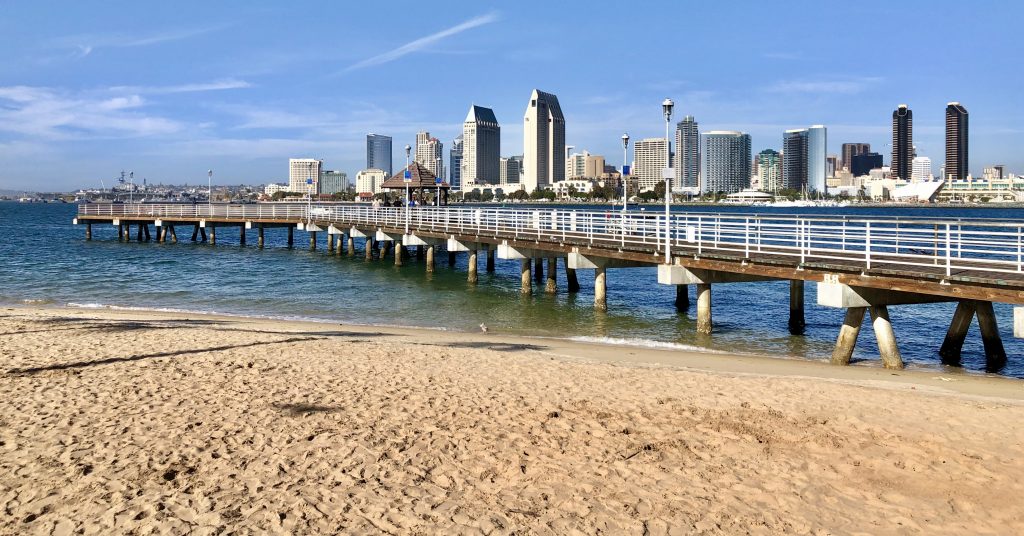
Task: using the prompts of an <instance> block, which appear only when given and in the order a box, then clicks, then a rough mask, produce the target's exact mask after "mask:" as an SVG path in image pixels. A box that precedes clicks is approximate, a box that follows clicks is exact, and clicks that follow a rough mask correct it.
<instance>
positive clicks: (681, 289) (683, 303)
mask: <svg viewBox="0 0 1024 536" xmlns="http://www.w3.org/2000/svg"><path fill="white" fill-rule="evenodd" d="M689 309H690V287H689V285H676V310H678V311H686V310H689Z"/></svg>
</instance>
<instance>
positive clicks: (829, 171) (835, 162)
mask: <svg viewBox="0 0 1024 536" xmlns="http://www.w3.org/2000/svg"><path fill="white" fill-rule="evenodd" d="M840 169H841V168H840V167H839V155H835V154H830V155H828V156H826V157H825V177H826V178H827V177H835V176H836V172H837V171H839V170H840Z"/></svg>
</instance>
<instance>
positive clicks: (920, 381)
mask: <svg viewBox="0 0 1024 536" xmlns="http://www.w3.org/2000/svg"><path fill="white" fill-rule="evenodd" d="M7 308H8V309H10V308H11V306H8V307H7ZM13 308H14V309H22V310H28V311H30V312H35V313H45V312H47V311H75V312H81V313H82V314H83V315H88V314H89V313H90V312H99V313H102V314H101V316H103V315H106V314H109V315H111V316H116V317H119V318H128V317H140V316H141V317H144V318H145V319H155V320H178V319H186V320H187V319H190V318H193V317H198V318H207V319H216V320H226V321H235V322H252V323H257V324H260V325H264V326H270V325H273V326H275V327H276V328H280V327H282V326H285V327H287V328H289V329H295V328H301V329H303V330H308V328H313V327H315V328H318V329H326V328H327V327H328V326H344V327H345V329H346V330H350V331H353V332H358V333H375V332H384V333H387V334H389V335H392V336H399V337H403V338H406V339H416V338H423V339H429V340H436V339H437V338H444V337H446V338H448V339H450V340H452V341H458V342H470V343H489V344H494V345H518V346H523V347H529V348H531V349H532V350H533V351H537V352H540V353H543V354H549V355H553V356H556V357H559V358H563V359H574V360H583V361H589V362H593V363H606V364H612V365H623V366H633V367H655V368H668V369H676V370H685V371H691V372H702V373H717V374H747V375H754V376H758V375H768V376H784V377H793V378H813V379H817V380H825V381H834V382H849V383H852V384H857V383H864V384H865V385H870V384H876V383H877V384H878V385H879V386H889V387H895V388H906V387H913V388H918V387H923V388H927V389H929V390H935V391H936V392H946V393H947V394H964V395H973V396H981V397H988V398H1004V399H1006V400H1016V401H1024V379H1020V378H1015V377H1012V376H1002V375H998V374H990V373H982V372H976V371H968V370H964V369H943V368H942V367H941V365H940V366H935V367H930V366H921V365H917V366H910V367H908V368H906V369H904V370H899V371H892V370H888V369H885V368H882V366H881V363H880V362H877V361H872V360H863V361H854V362H853V363H851V364H850V365H849V366H836V365H832V364H830V363H829V362H828V360H827V359H821V360H813V359H805V358H801V357H794V356H771V355H763V354H755V353H742V352H728V351H724V350H715V349H713V348H710V349H698V348H692V349H691V348H689V347H685V345H675V344H674V343H664V344H665V345H666V346H669V347H662V346H660V345H652V346H645V345H641V344H629V343H628V342H625V343H622V344H616V343H612V342H604V341H587V340H579V339H576V338H573V337H549V336H529V335H521V334H512V333H502V332H500V331H497V332H496V331H493V329H489V330H488V332H486V333H483V332H470V331H460V330H454V329H448V328H434V327H419V326H400V325H384V324H353V323H343V322H338V321H335V320H329V319H292V318H280V317H273V316H250V315H243V314H232V313H208V312H202V311H186V310H166V309H150V308H143V307H129V306H109V305H95V306H94V305H92V304H90V305H81V304H79V305H71V304H65V305H59V304H47V305H35V304H25V305H14V306H13ZM652 342H656V343H657V342H658V341H652Z"/></svg>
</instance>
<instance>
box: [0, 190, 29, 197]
mask: <svg viewBox="0 0 1024 536" xmlns="http://www.w3.org/2000/svg"><path fill="white" fill-rule="evenodd" d="M31 193H33V192H29V191H26V190H0V195H6V196H8V197H22V196H25V195H28V194H31Z"/></svg>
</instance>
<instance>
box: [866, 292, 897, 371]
mask: <svg viewBox="0 0 1024 536" xmlns="http://www.w3.org/2000/svg"><path fill="white" fill-rule="evenodd" d="M870 311H871V327H872V328H874V330H875V339H877V340H878V353H879V354H881V357H882V366H884V367H885V368H887V369H902V368H903V357H902V356H900V348H899V345H897V344H896V332H895V331H893V329H892V321H891V320H889V308H888V307H886V306H884V305H872V306H871V308H870Z"/></svg>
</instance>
